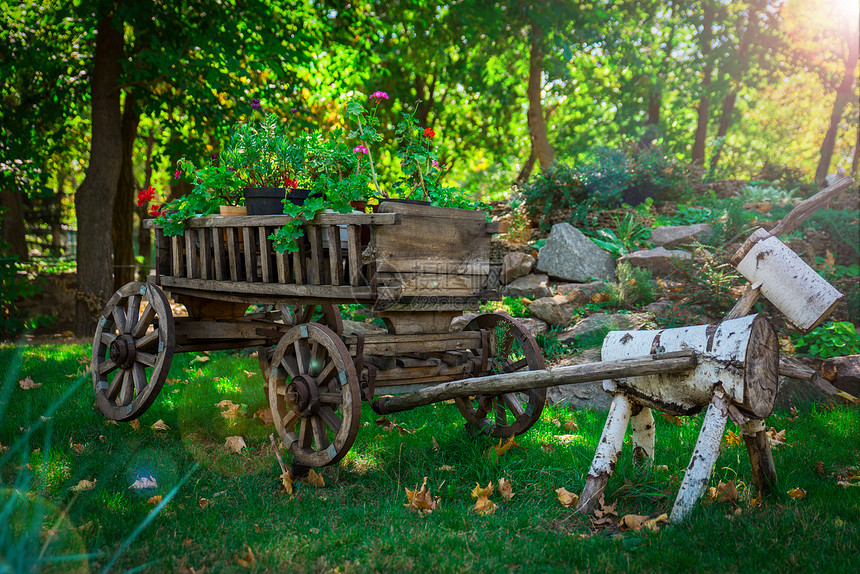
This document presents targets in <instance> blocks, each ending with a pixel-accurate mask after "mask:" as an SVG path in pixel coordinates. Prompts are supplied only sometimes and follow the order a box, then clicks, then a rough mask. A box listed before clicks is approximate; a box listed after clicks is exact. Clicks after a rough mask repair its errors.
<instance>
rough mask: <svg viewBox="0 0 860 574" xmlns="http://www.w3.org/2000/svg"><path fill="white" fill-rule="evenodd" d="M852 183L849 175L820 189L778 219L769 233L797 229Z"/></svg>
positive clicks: (780, 232)
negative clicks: (780, 219)
mask: <svg viewBox="0 0 860 574" xmlns="http://www.w3.org/2000/svg"><path fill="white" fill-rule="evenodd" d="M852 185H854V180H853V179H851V178H850V177H843V178H842V179H840V180H839V181H837V182H836V183H834V184H833V185H831V186H829V187H826V188H824V189H822V190H821V191H819V192H818V193H816V194H815V195H813V196H812V197H810V198H809V199H807V200H805V201H802V202H801V203H799V204H798V205H797V207H795V208H794V209H792V210H791V211H790V212H789V213H788V215H786V216H785V217H783V218H782V221H780V222H779V224H778V225H777V226H776V227H774V228H773V229H771V230H770V234H771V235H773V236H774V237H779V236H780V235H785V234H786V233H791V232H792V231H794V230H795V229H797V228H798V227H799V226H800V224H801V223H803V222H804V221H806V218H808V217H809V216H810V215H812V214H813V213H815V212H816V211H818V210H819V209H820V208H821V207H822V206H823V205H824V204H825V203H827V202H828V201H830V200H831V199H833V198H834V197H836V196H837V195H839V194H840V193H841V192H843V191H845V190H846V189H848V188H850V187H851V186H852Z"/></svg>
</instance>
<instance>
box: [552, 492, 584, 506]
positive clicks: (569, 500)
mask: <svg viewBox="0 0 860 574" xmlns="http://www.w3.org/2000/svg"><path fill="white" fill-rule="evenodd" d="M555 494H556V495H557V496H558V501H559V502H560V503H561V505H562V506H564V507H565V508H570V507H571V506H576V505H577V504H578V503H579V495H578V494H574V493H572V492H569V491H568V490H567V489H566V488H556V489H555Z"/></svg>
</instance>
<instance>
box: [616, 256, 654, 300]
mask: <svg viewBox="0 0 860 574" xmlns="http://www.w3.org/2000/svg"><path fill="white" fill-rule="evenodd" d="M615 276H616V277H617V280H616V281H615V282H613V283H606V284H605V285H604V288H603V292H604V293H606V294H608V295H609V301H608V303H609V306H611V307H616V308H629V307H634V306H641V305H647V304H649V303H651V302H653V301H654V299H655V298H656V287H655V284H654V281H653V279H652V277H651V271H650V270H648V269H641V268H639V267H633V266H632V265H630V263H628V262H627V261H622V262H621V263H619V264H618V266H617V267H616V268H615Z"/></svg>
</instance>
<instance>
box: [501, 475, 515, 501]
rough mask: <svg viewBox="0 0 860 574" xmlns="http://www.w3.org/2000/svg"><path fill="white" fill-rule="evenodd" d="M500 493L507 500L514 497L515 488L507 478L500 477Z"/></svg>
mask: <svg viewBox="0 0 860 574" xmlns="http://www.w3.org/2000/svg"><path fill="white" fill-rule="evenodd" d="M499 494H501V495H502V498H504V499H505V500H510V499H512V498H513V497H514V489H513V487H511V481H510V480H507V479H505V478H500V479H499Z"/></svg>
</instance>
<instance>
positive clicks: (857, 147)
mask: <svg viewBox="0 0 860 574" xmlns="http://www.w3.org/2000/svg"><path fill="white" fill-rule="evenodd" d="M858 161H860V126H857V139H856V140H854V157H853V158H852V159H851V177H854V178H856V177H857V164H858Z"/></svg>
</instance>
